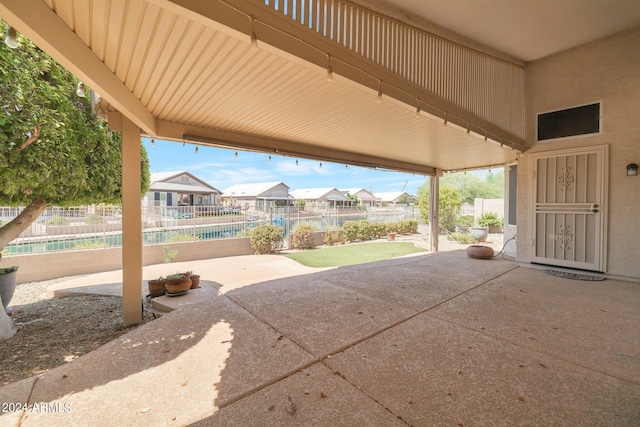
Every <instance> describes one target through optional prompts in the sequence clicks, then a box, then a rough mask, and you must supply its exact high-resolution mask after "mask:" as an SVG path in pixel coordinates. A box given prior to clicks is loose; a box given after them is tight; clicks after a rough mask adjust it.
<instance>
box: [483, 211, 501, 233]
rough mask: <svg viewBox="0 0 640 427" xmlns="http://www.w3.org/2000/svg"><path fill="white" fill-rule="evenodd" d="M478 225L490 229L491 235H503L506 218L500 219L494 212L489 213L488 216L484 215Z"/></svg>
mask: <svg viewBox="0 0 640 427" xmlns="http://www.w3.org/2000/svg"><path fill="white" fill-rule="evenodd" d="M478 224H479V225H480V226H481V227H488V228H489V233H502V231H503V229H502V228H503V226H504V218H502V217H498V214H496V213H494V212H487V213H486V214H482V216H481V217H480V219H479V220H478Z"/></svg>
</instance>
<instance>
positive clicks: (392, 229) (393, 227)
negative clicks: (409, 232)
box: [385, 222, 398, 233]
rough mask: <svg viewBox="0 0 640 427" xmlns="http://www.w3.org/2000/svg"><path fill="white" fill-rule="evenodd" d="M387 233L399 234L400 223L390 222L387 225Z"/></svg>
mask: <svg viewBox="0 0 640 427" xmlns="http://www.w3.org/2000/svg"><path fill="white" fill-rule="evenodd" d="M385 231H386V232H387V233H397V232H398V223H397V222H389V223H387V224H386V227H385Z"/></svg>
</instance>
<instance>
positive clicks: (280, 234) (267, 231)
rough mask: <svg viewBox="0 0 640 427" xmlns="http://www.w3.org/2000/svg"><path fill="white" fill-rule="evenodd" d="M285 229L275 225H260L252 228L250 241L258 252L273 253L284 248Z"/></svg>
mask: <svg viewBox="0 0 640 427" xmlns="http://www.w3.org/2000/svg"><path fill="white" fill-rule="evenodd" d="M283 239H284V229H283V228H282V227H277V226H275V225H259V226H258V227H256V228H254V229H253V230H251V234H250V235H249V241H250V243H251V247H252V248H253V249H254V250H255V251H256V254H258V255H260V254H273V253H276V252H277V251H278V250H280V249H281V248H282V243H283Z"/></svg>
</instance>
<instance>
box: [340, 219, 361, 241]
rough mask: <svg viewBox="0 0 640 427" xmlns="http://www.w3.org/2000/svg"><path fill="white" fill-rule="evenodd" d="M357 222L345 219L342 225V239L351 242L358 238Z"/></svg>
mask: <svg viewBox="0 0 640 427" xmlns="http://www.w3.org/2000/svg"><path fill="white" fill-rule="evenodd" d="M358 228H359V227H358V223H357V222H356V221H347V222H345V223H344V225H343V226H342V239H343V240H344V241H345V242H353V241H354V240H358Z"/></svg>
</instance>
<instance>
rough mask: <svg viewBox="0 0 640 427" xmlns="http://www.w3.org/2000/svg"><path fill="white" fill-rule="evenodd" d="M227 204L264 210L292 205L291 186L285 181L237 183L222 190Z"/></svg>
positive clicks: (224, 202)
mask: <svg viewBox="0 0 640 427" xmlns="http://www.w3.org/2000/svg"><path fill="white" fill-rule="evenodd" d="M222 203H223V204H224V205H225V206H239V207H241V208H245V209H249V208H253V209H257V210H260V211H264V210H266V209H267V207H268V206H275V207H283V206H292V205H293V199H292V198H291V196H290V195H289V186H288V185H286V184H285V183H284V182H263V183H257V184H237V185H234V186H231V187H229V188H227V189H226V190H224V191H223V192H222Z"/></svg>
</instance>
